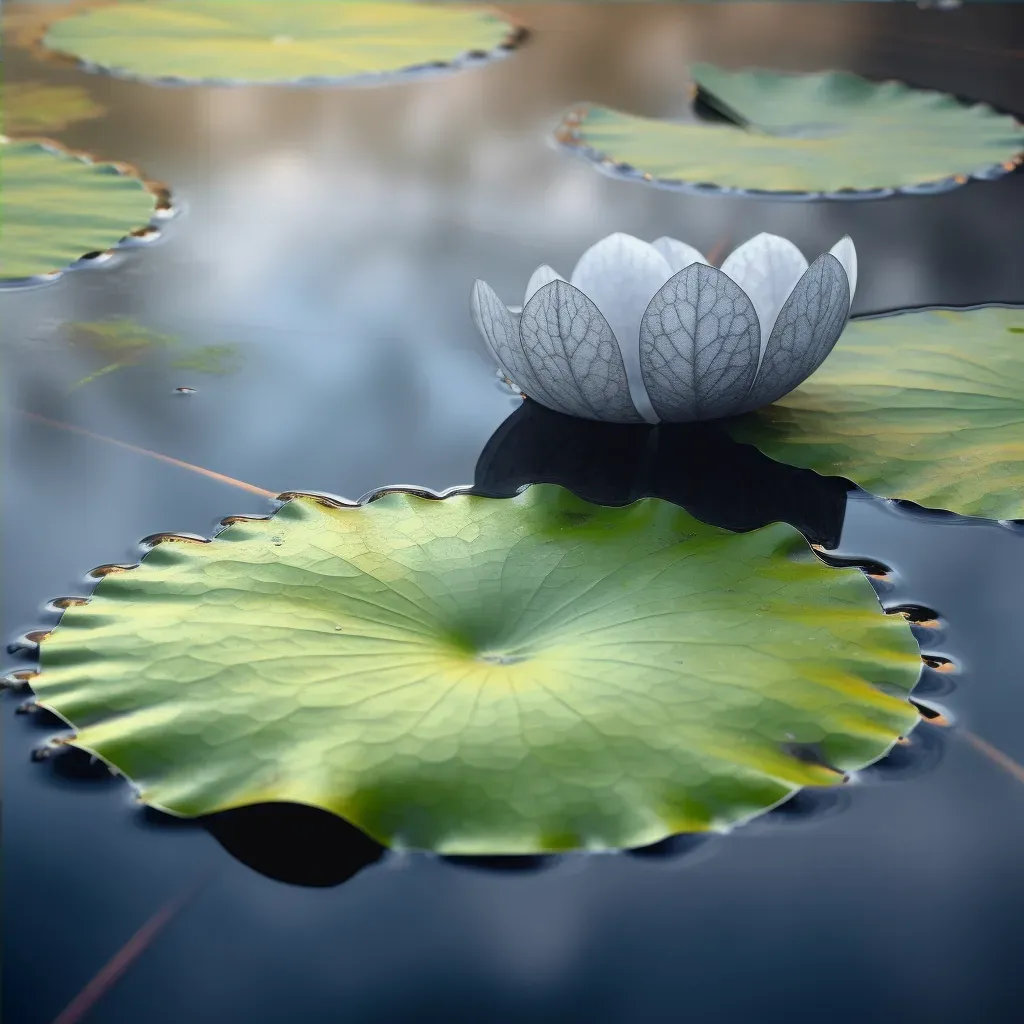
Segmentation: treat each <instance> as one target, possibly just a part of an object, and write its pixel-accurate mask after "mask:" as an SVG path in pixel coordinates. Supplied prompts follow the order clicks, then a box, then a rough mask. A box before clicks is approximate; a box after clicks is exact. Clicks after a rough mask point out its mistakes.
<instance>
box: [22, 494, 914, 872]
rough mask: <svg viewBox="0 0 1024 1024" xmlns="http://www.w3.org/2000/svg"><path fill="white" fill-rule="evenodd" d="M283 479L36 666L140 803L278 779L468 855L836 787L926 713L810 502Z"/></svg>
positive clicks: (655, 836)
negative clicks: (798, 519)
mask: <svg viewBox="0 0 1024 1024" xmlns="http://www.w3.org/2000/svg"><path fill="white" fill-rule="evenodd" d="M285 497H290V498H291V500H288V501H287V502H286V503H285V504H284V505H283V506H282V507H281V508H280V509H279V510H278V511H277V512H276V513H275V514H274V515H273V516H272V517H271V518H269V519H263V520H258V519H257V520H234V521H230V522H231V525H229V526H228V527H227V529H226V530H225V531H224V532H222V533H221V534H220V535H219V536H218V537H217V538H216V539H214V540H213V541H212V542H205V543H204V542H202V541H199V540H190V539H188V538H178V539H175V538H174V537H170V538H164V539H160V540H159V541H158V542H155V543H154V544H153V546H152V548H151V550H150V551H149V553H148V554H147V555H146V557H145V558H144V560H143V562H142V563H141V565H140V566H139V567H137V568H134V569H128V570H123V569H122V570H121V571H114V572H111V573H108V574H105V575H104V576H103V578H102V580H101V582H100V583H99V584H98V586H97V588H96V591H95V593H94V595H93V597H92V599H91V600H90V601H89V603H87V604H83V605H78V606H73V607H70V608H68V609H67V611H66V612H65V613H64V616H63V618H62V620H61V622H60V624H59V625H58V626H57V627H56V629H55V630H54V631H53V632H52V633H50V634H49V635H48V636H47V637H46V638H45V639H44V640H43V641H42V643H41V671H40V674H39V675H38V676H36V677H34V678H33V680H32V686H33V688H34V689H35V691H36V693H37V694H38V697H39V699H40V701H41V702H42V704H43V705H44V706H46V707H48V708H51V709H54V710H55V711H56V712H57V713H58V714H60V715H61V716H62V717H63V718H65V719H66V720H67V721H69V722H70V723H71V724H72V726H73V727H74V728H75V729H76V730H77V739H76V740H75V742H76V743H77V745H79V746H81V747H83V748H85V749H87V750H89V751H93V752H95V753H98V754H99V755H100V756H102V757H103V758H105V759H106V760H107V761H109V762H110V763H112V764H114V765H116V766H117V767H118V768H119V769H120V770H121V771H123V772H124V773H125V774H126V775H127V776H128V777H129V778H131V779H132V780H133V781H134V782H135V783H136V784H137V786H138V787H139V789H140V795H141V797H142V799H143V800H144V801H146V802H147V803H149V804H152V805H154V806H157V807H160V808H163V809H166V810H169V811H171V812H174V813H177V814H182V815H200V814H209V813H212V812H215V811H220V810H225V809H228V808H232V807H239V806H245V805H247V804H253V803H260V802H266V801H294V802H298V803H305V804H310V805H313V806H316V807H320V808H323V809H326V810H330V811H333V812H335V813H337V814H339V815H342V816H343V817H346V818H348V819H349V820H350V821H352V822H353V823H355V824H357V825H358V826H360V827H361V828H363V829H364V830H365V831H367V832H368V833H369V834H370V835H371V836H373V837H374V838H376V839H378V840H379V841H382V842H385V843H391V844H395V845H402V846H410V847H418V848H428V849H433V850H438V851H443V852H446V853H466V854H483V853H536V852H543V851H550V850H562V849H571V848H580V847H584V848H607V847H628V846H636V845H644V844H648V843H652V842H654V841H657V840H659V839H661V838H664V837H665V836H667V835H669V834H672V833H676V832H682V831H704V830H709V829H717V828H722V827H725V826H727V825H729V824H731V823H733V822H736V821H740V820H744V819H746V818H748V817H750V816H752V815H754V814H756V813H758V812H760V811H763V810H766V809H768V808H770V807H771V806H773V805H775V804H776V803H778V802H779V801H781V800H783V799H785V798H786V797H787V796H789V795H790V794H792V793H793V792H795V791H796V790H798V789H799V788H801V787H803V786H835V785H837V784H840V783H841V782H842V781H844V776H843V774H842V773H843V772H845V771H849V770H853V769H857V768H859V767H862V766H864V765H866V764H868V763H870V762H872V761H874V760H876V759H877V758H879V757H881V756H882V755H883V754H884V753H885V752H886V751H887V750H888V749H889V748H890V747H891V746H892V745H893V743H894V742H895V741H896V740H897V738H898V737H899V736H900V735H902V734H904V733H906V732H908V731H909V730H910V729H911V728H913V726H914V723H915V722H916V721H917V712H916V711H915V709H914V707H913V706H912V705H911V704H910V702H909V701H908V700H907V695H908V694H909V692H910V690H911V688H912V687H913V686H914V684H915V682H916V680H917V678H918V675H919V671H920V665H921V663H920V657H919V653H918V648H917V644H916V642H915V640H914V639H913V636H912V634H911V632H910V628H909V625H908V624H907V622H906V621H905V620H904V619H903V618H902V617H900V616H886V615H884V614H883V613H882V611H881V609H880V608H879V606H878V602H877V599H876V598H875V595H874V592H873V590H872V588H871V585H870V584H869V582H868V581H867V579H866V578H865V577H864V576H863V574H862V573H861V572H860V571H859V570H835V569H830V568H828V567H826V566H824V565H822V564H821V563H820V562H819V561H817V559H815V558H814V556H813V555H812V553H811V551H810V549H809V548H808V546H807V544H806V542H805V541H804V540H803V539H802V538H801V537H800V536H799V534H797V532H796V531H795V530H793V529H792V528H791V527H788V526H784V525H775V526H770V527H766V528H764V529H761V530H757V531H754V532H752V533H747V534H733V533H729V532H727V531H724V530H720V529H717V528H715V527H711V526H707V525H705V524H703V523H701V522H699V521H698V520H696V519H694V518H693V517H691V516H690V515H689V514H688V513H686V512H684V511H683V510H681V509H680V508H678V507H677V506H675V505H673V504H671V503H669V502H666V501H661V500H659V499H654V498H650V499H644V500H642V501H639V502H636V503H635V504H633V505H630V506H626V507H623V508H608V507H603V506H599V505H591V504H588V503H587V502H585V501H583V500H582V499H580V498H577V497H576V496H574V495H572V494H571V493H570V492H568V491H566V490H564V489H562V488H560V487H557V486H553V485H547V484H541V485H535V486H533V487H530V488H528V489H526V490H525V491H523V492H522V493H521V494H519V495H517V496H516V497H514V498H508V499H494V498H486V497H480V496H475V495H468V494H456V495H453V496H449V497H447V498H445V499H443V500H436V499H431V498H429V497H426V496H421V495H415V494H410V493H407V492H390V493H386V494H384V495H383V496H379V497H377V498H376V499H375V500H371V501H370V503H369V504H366V505H359V506H355V507H351V506H343V505H339V504H338V503H335V502H332V501H331V500H329V499H321V498H317V497H314V496H303V495H297V496H287V495H286V496H285Z"/></svg>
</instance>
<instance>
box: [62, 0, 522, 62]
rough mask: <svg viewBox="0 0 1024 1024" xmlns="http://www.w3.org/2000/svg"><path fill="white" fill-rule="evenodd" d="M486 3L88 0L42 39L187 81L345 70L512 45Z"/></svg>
mask: <svg viewBox="0 0 1024 1024" xmlns="http://www.w3.org/2000/svg"><path fill="white" fill-rule="evenodd" d="M512 31H513V30H512V28H511V26H510V25H509V24H508V23H507V22H505V21H503V20H502V19H500V18H499V17H497V15H495V14H494V13H492V12H491V11H489V10H488V9H487V8H485V7H479V6H461V7H460V6H455V7H440V6H432V5H426V4H419V3H404V2H400V0H287V3H281V2H276V0H150V2H148V3H121V4H117V5H113V6H110V7H100V8H96V9H94V10H88V11H86V12H85V13H82V14H78V15H75V16H72V17H69V18H65V19H63V20H59V21H57V22H55V23H54V24H53V25H51V26H50V28H49V30H48V31H47V32H46V35H45V36H44V39H43V43H44V45H45V46H46V47H48V48H49V49H51V50H56V51H59V52H61V53H64V54H67V55H70V56H73V57H76V58H78V59H79V60H80V61H82V62H84V63H85V64H86V66H88V67H95V68H102V69H104V70H110V71H113V72H115V73H118V74H126V75H131V76H137V77H142V78H159V79H178V80H182V81H237V82H289V81H303V80H309V79H325V80H332V81H333V80H341V79H352V78H364V77H367V76H378V75H381V74H386V73H393V72H399V71H405V70H410V69H414V68H422V67H424V66H431V67H433V66H437V65H438V64H445V63H451V62H453V61H456V60H458V59H459V58H462V57H464V56H465V55H467V54H468V53H475V54H480V53H481V52H482V51H487V52H489V51H494V50H496V49H497V48H499V47H503V46H506V45H509V44H510V43H511V41H512V38H513V37H512Z"/></svg>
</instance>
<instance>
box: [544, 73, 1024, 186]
mask: <svg viewBox="0 0 1024 1024" xmlns="http://www.w3.org/2000/svg"><path fill="white" fill-rule="evenodd" d="M691 70H692V75H693V79H694V82H695V83H696V86H697V89H698V93H697V99H698V102H699V103H701V104H703V105H704V106H705V108H706V109H707V108H710V110H711V111H713V112H714V113H715V114H717V117H716V118H715V119H714V120H700V119H698V118H697V117H696V116H694V117H692V118H691V119H690V120H689V121H687V122H682V121H679V122H677V121H665V120H656V119H653V118H647V117H636V116H634V115H632V114H627V113H623V112H621V111H617V110H610V109H607V108H604V107H597V106H592V107H584V108H582V109H580V110H576V111H572V112H570V113H569V114H568V115H566V118H565V120H564V121H563V124H562V126H561V127H560V129H559V131H558V137H559V139H560V140H561V141H563V142H565V143H567V144H568V145H570V146H571V147H574V148H578V149H581V150H583V151H584V152H585V153H586V154H587V155H589V156H591V157H592V158H594V159H596V160H599V161H601V162H602V164H603V165H611V166H612V167H613V168H615V169H619V170H625V171H626V172H627V173H630V174H634V175H636V176H638V177H639V178H640V180H647V181H652V182H654V183H656V184H662V185H678V186H690V187H703V188H708V187H714V188H717V189H721V190H740V191H751V192H771V193H778V192H787V193H804V194H808V195H834V194H837V193H841V194H845V195H855V194H857V193H864V194H865V195H866V196H874V195H886V194H891V193H892V192H893V191H904V192H913V191H923V192H934V191H941V190H944V189H947V188H952V187H955V186H956V185H958V184H963V183H964V182H966V181H967V180H968V179H969V178H971V177H982V178H985V177H995V176H998V175H1000V174H1003V173H1006V172H1007V171H1010V170H1012V169H1013V168H1014V167H1015V166H1016V165H1017V164H1018V163H1019V162H1020V160H1021V159H1022V157H1024V127H1022V126H1021V125H1020V124H1018V123H1017V121H1016V120H1015V119H1014V118H1013V117H1011V116H1010V115H1007V114H1000V113H997V112H996V111H995V110H993V109H992V108H991V107H989V106H987V105H986V104H983V103H976V104H973V105H966V104H964V103H962V102H960V101H959V100H958V99H956V98H955V97H953V96H949V95H946V94H945V93H941V92H933V91H925V90H921V89H912V88H909V87H908V86H906V85H903V84H901V83H899V82H871V81H868V80H867V79H865V78H861V77H860V76H858V75H854V74H851V73H849V72H845V71H828V72H824V73H815V74H783V73H781V72H776V71H767V70H745V71H727V70H724V69H722V68H718V67H715V66H714V65H711V64H695V65H694V66H693V68H692V69H691ZM620 164H621V165H626V166H625V167H623V168H620V167H618V165H620Z"/></svg>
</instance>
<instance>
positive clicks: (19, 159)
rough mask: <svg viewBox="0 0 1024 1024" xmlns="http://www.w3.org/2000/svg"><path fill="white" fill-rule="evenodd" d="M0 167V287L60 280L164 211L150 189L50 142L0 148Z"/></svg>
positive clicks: (162, 201)
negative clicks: (0, 188) (0, 214)
mask: <svg viewBox="0 0 1024 1024" xmlns="http://www.w3.org/2000/svg"><path fill="white" fill-rule="evenodd" d="M0 166H2V173H3V197H4V208H3V231H2V232H0V287H2V286H3V285H5V284H7V285H10V284H18V283H22V282H25V281H30V280H33V279H43V278H50V277H56V276H59V274H60V273H61V272H62V271H63V270H65V269H67V268H68V267H69V266H70V265H71V264H73V263H76V262H78V261H79V260H80V259H81V258H82V257H84V256H89V255H93V254H99V253H104V252H107V251H109V250H110V249H113V248H115V247H116V246H117V245H119V244H120V243H122V242H123V241H125V240H126V238H127V237H128V236H130V235H132V234H136V235H138V234H144V233H146V232H147V230H152V228H151V222H152V221H153V219H154V217H156V216H157V215H158V214H160V213H161V212H163V211H164V210H166V209H168V208H169V204H168V201H167V199H166V197H165V196H164V195H163V194H162V193H161V192H160V191H159V189H158V188H157V187H156V186H153V185H149V184H147V183H146V182H144V181H142V180H141V179H140V178H138V177H137V176H136V175H135V174H133V173H131V171H130V170H129V169H127V168H125V167H123V166H118V165H115V164H109V163H93V162H91V161H90V160H89V159H88V158H86V157H84V156H79V155H76V154H74V153H69V152H67V151H66V150H63V149H60V148H59V147H57V146H56V145H53V144H49V143H42V142H32V141H27V140H26V141H20V142H19V141H11V140H7V141H3V142H2V143H0Z"/></svg>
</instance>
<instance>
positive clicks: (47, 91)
mask: <svg viewBox="0 0 1024 1024" xmlns="http://www.w3.org/2000/svg"><path fill="white" fill-rule="evenodd" d="M2 95H3V131H4V132H5V133H6V134H8V135H28V134H34V133H38V132H44V131H59V130H60V129H61V128H66V127H67V126H68V125H70V124H75V123H76V122H78V121H87V120H89V119H91V118H94V117H100V116H101V115H102V114H103V113H104V108H103V107H101V106H100V105H99V104H98V103H97V102H96V101H95V100H93V98H92V97H91V96H90V95H89V94H88V93H87V92H86V91H85V90H84V89H80V88H79V87H78V86H71V85H47V84H44V83H41V82H6V83H4V85H3V92H2Z"/></svg>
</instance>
